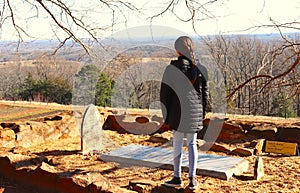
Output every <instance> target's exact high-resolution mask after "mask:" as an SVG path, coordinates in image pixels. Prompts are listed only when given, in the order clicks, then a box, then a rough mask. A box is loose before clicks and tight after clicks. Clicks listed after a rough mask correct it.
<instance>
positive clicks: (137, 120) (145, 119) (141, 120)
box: [135, 116, 149, 123]
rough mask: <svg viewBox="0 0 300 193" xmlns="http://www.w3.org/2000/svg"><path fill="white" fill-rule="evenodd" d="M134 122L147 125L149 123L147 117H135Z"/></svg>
mask: <svg viewBox="0 0 300 193" xmlns="http://www.w3.org/2000/svg"><path fill="white" fill-rule="evenodd" d="M135 121H136V122H137V123H148V122H149V119H148V118H147V117H143V116H141V117H136V118H135Z"/></svg>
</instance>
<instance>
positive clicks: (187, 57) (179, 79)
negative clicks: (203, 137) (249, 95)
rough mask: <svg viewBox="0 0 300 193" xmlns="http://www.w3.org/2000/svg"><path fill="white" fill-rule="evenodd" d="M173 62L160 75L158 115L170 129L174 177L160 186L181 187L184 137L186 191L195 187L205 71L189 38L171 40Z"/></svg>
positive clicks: (205, 93)
mask: <svg viewBox="0 0 300 193" xmlns="http://www.w3.org/2000/svg"><path fill="white" fill-rule="evenodd" d="M174 45H175V50H176V52H177V54H178V59H177V60H172V61H171V63H170V65H168V66H167V67H166V69H165V72H164V74H163V79H162V83H161V90H160V101H161V103H162V113H163V117H164V120H165V124H167V125H168V126H169V127H170V128H171V129H172V130H173V162H174V177H173V178H172V179H171V180H169V181H166V182H165V183H164V184H165V185H166V186H171V187H180V186H182V185H183V184H182V181H181V165H182V146H183V141H184V137H186V138H187V146H188V154H189V155H188V158H189V188H190V189H196V188H197V187H198V185H199V183H198V181H197V178H196V167H197V160H198V150H197V143H196V139H197V132H198V131H200V130H201V129H202V127H203V119H204V117H205V108H206V104H207V97H208V89H207V70H206V68H205V67H204V66H202V65H201V64H200V63H199V62H196V59H195V54H194V44H193V42H192V40H191V38H189V37H187V36H181V37H179V38H178V39H177V40H176V41H175V44H174Z"/></svg>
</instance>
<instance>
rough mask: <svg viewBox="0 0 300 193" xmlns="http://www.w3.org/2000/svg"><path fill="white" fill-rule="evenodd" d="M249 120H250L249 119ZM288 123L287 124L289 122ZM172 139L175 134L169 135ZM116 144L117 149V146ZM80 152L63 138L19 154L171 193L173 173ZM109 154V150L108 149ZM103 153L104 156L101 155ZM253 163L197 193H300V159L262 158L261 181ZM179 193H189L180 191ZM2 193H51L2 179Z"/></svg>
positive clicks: (126, 139) (131, 140)
mask: <svg viewBox="0 0 300 193" xmlns="http://www.w3.org/2000/svg"><path fill="white" fill-rule="evenodd" d="M247 119H249V117H248V118H247ZM285 121H286V120H285ZM105 133H106V135H107V136H108V139H109V140H108V141H106V142H105V145H106V147H108V148H109V147H110V146H113V147H115V144H117V146H126V145H129V144H139V145H147V146H161V145H162V144H160V143H154V142H151V141H150V140H149V139H150V137H151V136H149V135H134V134H119V133H117V132H115V131H110V130H105ZM166 135H171V133H169V134H168V133H166ZM113 144H114V145H113ZM222 145H224V146H227V147H229V148H234V147H235V146H242V145H243V144H238V143H235V144H222ZM79 150H80V138H79V137H75V138H62V139H59V140H55V141H47V142H44V143H42V144H39V145H36V146H31V147H29V148H28V149H22V148H21V149H19V150H16V151H18V153H21V154H36V155H39V156H45V157H47V160H48V164H50V165H53V166H55V167H56V168H58V169H59V170H60V171H65V172H71V173H74V174H80V173H92V174H93V175H94V177H95V178H99V179H100V180H103V181H105V182H106V183H107V184H108V186H119V187H123V188H126V189H132V188H130V186H129V184H130V182H131V181H133V180H137V179H138V180H146V182H147V183H145V185H143V186H141V187H142V190H141V191H140V192H146V193H147V192H149V193H156V192H168V190H167V189H163V190H162V191H160V188H159V187H161V184H162V183H163V182H164V181H166V180H169V179H170V178H171V177H172V174H173V172H172V171H170V170H164V169H159V168H146V167H135V166H124V165H118V164H117V163H111V162H105V161H103V160H101V159H99V158H98V156H96V155H84V154H82V153H78V151H79ZM104 150H105V149H104ZM100 153H101V152H100ZM206 153H211V154H219V155H225V154H224V153H216V152H210V151H209V152H206ZM244 158H245V159H247V160H248V161H249V163H250V167H249V170H248V171H247V172H245V173H244V174H242V175H240V176H234V177H232V178H231V179H229V180H228V181H226V180H221V179H218V178H213V177H208V176H197V179H198V180H199V182H200V186H199V188H198V189H197V190H196V191H194V192H199V193H200V192H201V193H202V192H218V193H219V192H224V193H225V192H226V193H231V192H238V193H240V192H243V193H246V192H249V193H250V192H255V193H256V192H257V193H258V192H259V193H265V192H268V193H273V192H274V193H275V192H276V193H279V192H282V193H286V192H295V193H298V192H300V156H282V155H278V154H264V155H262V158H263V161H264V170H265V175H264V176H263V178H262V179H261V180H259V181H257V180H255V179H254V162H255V159H256V156H248V157H244ZM182 177H183V181H184V183H185V186H187V182H188V180H187V173H185V172H184V173H183V176H182ZM177 192H188V191H186V190H183V189H180V190H178V191H177ZM0 193H50V192H49V191H47V190H41V189H37V188H36V187H30V186H26V185H24V184H20V183H19V182H15V181H12V180H9V179H7V178H5V177H4V176H0Z"/></svg>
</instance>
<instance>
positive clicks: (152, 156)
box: [100, 144, 249, 180]
mask: <svg viewBox="0 0 300 193" xmlns="http://www.w3.org/2000/svg"><path fill="white" fill-rule="evenodd" d="M100 159H102V160H104V161H107V162H117V163H120V164H126V165H136V166H143V167H158V168H163V169H170V170H173V150H172V149H169V148H161V147H149V146H140V145H134V144H132V145H128V146H125V147H122V148H118V149H115V150H113V151H111V152H109V153H106V154H103V155H101V156H100ZM248 167H249V162H248V161H247V160H245V159H243V158H237V157H231V156H220V155H211V154H205V153H203V152H199V156H198V166H197V170H196V172H197V175H204V176H211V177H216V178H220V179H224V180H229V179H230V178H231V177H232V176H233V174H235V175H240V174H242V173H243V172H245V171H247V170H248ZM182 170H183V171H188V153H187V152H186V151H184V153H183V161H182Z"/></svg>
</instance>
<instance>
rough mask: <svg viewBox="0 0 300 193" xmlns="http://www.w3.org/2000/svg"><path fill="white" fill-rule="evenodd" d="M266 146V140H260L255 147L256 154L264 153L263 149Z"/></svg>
mask: <svg viewBox="0 0 300 193" xmlns="http://www.w3.org/2000/svg"><path fill="white" fill-rule="evenodd" d="M264 144H265V139H260V140H258V141H257V143H256V145H255V147H254V154H255V155H260V154H262V152H263V147H264Z"/></svg>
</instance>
